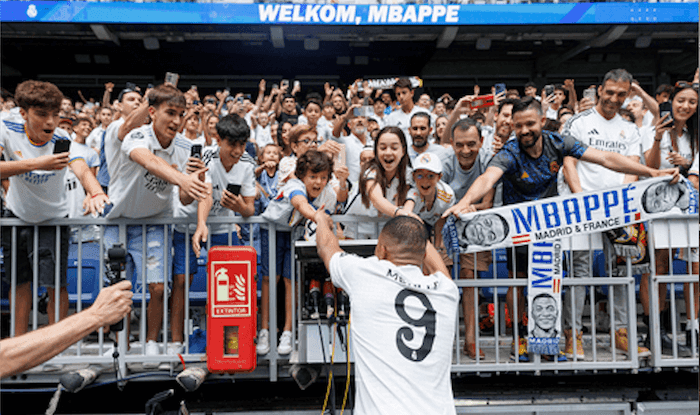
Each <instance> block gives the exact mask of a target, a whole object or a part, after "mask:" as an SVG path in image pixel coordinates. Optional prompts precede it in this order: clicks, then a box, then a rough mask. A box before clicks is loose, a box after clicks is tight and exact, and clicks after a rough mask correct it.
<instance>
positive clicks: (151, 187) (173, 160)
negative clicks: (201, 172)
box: [105, 123, 192, 218]
mask: <svg viewBox="0 0 700 415" xmlns="http://www.w3.org/2000/svg"><path fill="white" fill-rule="evenodd" d="M112 124H114V123H112ZM109 128H112V125H110V126H109ZM109 128H108V129H109ZM105 144H106V143H105ZM139 148H142V149H146V150H148V151H149V152H151V153H153V154H154V155H155V156H157V157H160V158H161V159H163V160H164V161H165V162H166V163H168V164H169V165H175V166H177V169H178V170H179V171H184V170H185V164H186V163H187V159H188V158H189V155H190V149H191V148H192V141H190V140H188V139H186V138H183V137H182V136H180V135H176V136H175V138H174V139H173V141H172V142H171V143H170V146H169V147H168V148H162V147H161V145H160V143H159V142H158V139H157V138H156V135H155V132H154V131H153V124H148V125H144V126H142V127H139V128H137V129H135V130H132V131H131V132H130V133H129V134H127V135H126V137H124V141H123V142H122V143H121V154H122V155H121V156H120V157H119V158H118V159H119V160H120V162H119V163H115V164H111V163H110V164H109V175H110V178H111V181H110V184H109V193H110V199H111V200H112V202H113V203H114V207H113V208H112V210H111V212H109V214H108V215H107V217H109V218H118V217H125V218H148V217H153V216H158V215H161V216H171V215H172V196H173V185H172V184H170V183H168V182H167V181H165V180H163V179H161V178H159V177H157V176H156V175H154V174H152V173H150V172H149V171H148V170H146V169H145V168H144V167H143V166H141V165H140V164H138V163H136V162H135V161H133V160H131V158H129V156H130V154H131V152H132V151H134V150H136V149H139ZM115 159H116V158H115Z"/></svg>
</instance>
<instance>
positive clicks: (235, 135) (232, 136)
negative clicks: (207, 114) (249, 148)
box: [216, 114, 250, 145]
mask: <svg viewBox="0 0 700 415" xmlns="http://www.w3.org/2000/svg"><path fill="white" fill-rule="evenodd" d="M216 132H217V133H218V134H219V138H220V139H222V140H226V141H228V143H229V144H231V145H233V144H237V143H243V144H245V143H246V142H247V141H248V138H249V137H250V127H248V123H247V122H245V120H244V119H243V118H241V117H240V116H239V115H238V114H229V115H227V116H225V117H223V118H221V119H220V120H219V122H217V123H216Z"/></svg>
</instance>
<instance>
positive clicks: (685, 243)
mask: <svg viewBox="0 0 700 415" xmlns="http://www.w3.org/2000/svg"><path fill="white" fill-rule="evenodd" d="M334 219H335V221H336V222H343V223H345V224H346V225H347V229H350V228H353V227H355V226H356V224H357V226H359V224H360V223H362V222H377V220H376V219H369V220H368V218H358V217H351V216H336V217H334ZM185 223H187V220H186V219H172V218H171V219H157V220H155V219H149V220H124V219H119V220H106V219H82V220H73V219H63V220H55V221H51V222H46V223H42V224H41V226H52V227H56V230H57V233H60V231H61V228H60V227H61V226H75V227H77V226H78V225H96V226H99V227H100V233H99V234H100V238H99V241H97V242H83V241H82V232H83V231H82V228H80V227H78V231H77V235H78V238H77V239H78V241H77V242H76V243H74V244H73V245H72V247H71V249H72V250H74V252H75V254H74V255H75V257H74V259H75V261H74V262H73V263H71V264H69V269H70V270H71V271H69V273H71V275H73V274H72V273H73V272H74V273H75V274H74V277H73V276H72V277H71V278H70V279H69V293H70V295H69V298H70V300H69V301H70V303H71V307H72V308H73V309H74V311H75V312H80V311H81V310H82V309H83V308H85V306H86V305H87V304H89V303H91V301H94V298H95V297H96V296H97V293H98V292H99V290H101V289H102V288H103V287H104V284H105V282H104V278H103V276H104V269H105V254H104V253H105V249H106V248H108V247H105V242H104V230H105V227H106V226H117V227H118V228H119V240H120V242H122V243H124V245H125V246H126V235H127V227H128V226H133V225H136V226H140V227H141V234H142V236H143V237H144V240H145V239H146V238H145V236H146V234H147V227H160V226H162V227H163V229H164V231H165V234H166V235H168V234H169V229H170V227H171V225H174V224H185ZM219 223H226V224H229V226H230V227H231V228H230V230H231V231H234V225H238V226H245V225H252V224H263V223H265V224H267V227H269V232H270V237H269V238H268V240H269V252H270V257H269V274H270V275H271V276H272V275H277V270H276V260H275V257H274V252H275V241H276V239H275V237H273V236H272V235H273V234H275V233H276V228H275V225H274V224H270V223H267V222H265V221H264V220H263V219H262V218H261V217H251V218H247V219H244V218H241V217H235V218H210V220H209V224H219ZM354 223H355V224H354ZM2 226H3V227H4V228H7V227H10V228H11V229H10V231H11V232H10V234H11V238H12V245H13V246H16V243H17V236H18V235H17V231H18V229H19V227H21V226H29V227H32V228H33V231H34V232H35V234H38V230H39V229H38V228H39V225H35V224H26V223H24V222H22V221H21V220H19V219H5V218H3V220H2ZM379 227H380V224H379V223H377V225H376V227H375V229H374V231H375V232H376V233H378V230H379ZM649 228H650V229H649V235H650V237H649V240H650V241H653V243H654V244H655V247H656V248H657V249H661V248H664V247H672V248H697V247H698V216H697V215H687V216H682V217H680V216H679V217H672V218H668V219H664V220H657V221H654V222H653V223H651V224H650V226H649ZM355 233H357V230H355ZM373 233H374V232H373ZM191 236H192V235H191V232H190V231H189V229H188V230H187V231H186V233H185V241H186V248H187V249H186V251H185V252H186V254H185V255H186V257H185V268H186V271H185V274H186V275H189V274H190V273H191V271H192V270H190V269H189V247H190V240H191ZM584 239H586V241H584V242H572V241H570V240H568V239H564V240H562V243H563V245H564V249H565V250H569V252H568V253H569V254H568V255H567V262H569V268H568V272H569V273H571V272H573V267H572V266H571V265H572V264H571V257H572V256H571V255H570V253H571V250H572V249H575V250H579V251H580V250H586V251H589V252H590V254H589V256H590V257H593V256H594V251H595V250H598V249H601V247H602V236H601V235H599V234H592V235H590V236H588V237H586V238H584ZM36 240H37V239H36V238H35V244H36V243H37V242H36ZM230 242H231V234H230V233H229V243H230ZM368 242H369V241H368ZM354 243H355V244H359V245H361V244H362V241H355V242H354ZM369 243H370V244H371V242H369ZM210 244H211V238H209V239H208V242H207V244H206V248H207V251H208V249H209V248H210V246H211V245H210ZM248 244H250V245H251V246H254V244H255V241H254V235H253V232H251V233H250V240H249V241H248ZM56 250H57V251H60V244H58V243H57V245H56ZM163 250H164V251H163V254H164V256H165V257H166V258H167V257H169V256H170V255H171V252H170V245H168V244H166V245H164V246H163ZM95 251H96V252H97V255H96V256H97V258H95ZM650 251H651V252H654V250H653V249H650ZM142 254H143V255H142V263H141V267H142V269H145V268H146V267H147V263H146V262H147V256H146V244H145V243H144V244H143V252H142ZM5 255H8V253H5ZM10 255H16V250H15V249H13V252H12V253H10ZM60 255H61V253H60V252H59V257H60ZM89 255H92V260H93V262H94V263H90V262H87V261H88V256H89ZM653 258H654V256H653V254H652V270H653V269H654V262H653V261H654V259H653ZM13 259H15V258H13ZM306 259H308V258H296V259H295V255H292V261H293V262H294V261H297V260H301V261H304V260H306ZM514 260H515V259H514ZM685 261H686V263H687V269H688V271H687V272H686V273H683V274H677V273H673V272H670V273H669V275H656V273H655V272H652V273H651V275H650V276H649V278H650V281H651V283H652V284H651V295H650V298H651V299H650V304H649V309H650V328H649V332H650V334H651V348H650V349H651V352H652V356H651V358H649V359H648V360H640V359H639V358H638V356H637V349H636V348H635V347H632V346H635V345H636V344H637V338H638V335H637V324H638V322H639V320H640V319H639V313H638V311H637V306H638V304H639V302H638V301H637V300H636V282H637V280H638V279H639V278H638V277H637V278H635V276H633V275H632V271H631V268H630V263H629V260H628V264H627V269H628V272H627V273H626V275H624V276H620V277H611V276H610V275H612V272H611V267H612V265H611V264H606V265H605V266H604V268H605V269H606V271H605V272H603V274H604V275H598V276H595V277H590V278H570V276H567V277H565V278H564V279H563V286H564V289H565V290H564V293H563V296H562V304H563V302H564V301H569V302H570V304H571V308H572V310H574V311H575V310H577V309H578V308H579V307H582V308H583V311H584V312H585V313H586V314H587V315H585V316H584V317H585V318H586V319H587V320H586V322H585V324H584V326H586V327H587V329H588V332H587V333H585V334H584V336H583V343H584V349H585V355H586V357H585V358H584V359H580V358H576V357H574V358H573V359H568V360H567V361H561V362H560V361H557V359H553V361H544V360H543V359H541V357H540V356H539V355H532V356H531V360H530V361H529V362H519V361H518V359H515V361H511V360H510V356H509V354H510V348H511V343H512V341H513V338H514V337H516V336H517V335H518V330H519V329H518V326H517V319H516V321H513V322H512V330H511V331H510V333H509V332H508V330H507V328H506V327H505V326H506V316H505V314H506V313H505V305H506V300H505V293H504V290H505V289H507V288H518V287H525V286H526V285H527V280H526V279H511V278H508V277H507V273H506V274H504V273H503V271H504V266H505V265H504V263H503V262H504V261H503V255H502V254H501V253H500V252H498V251H495V252H494V253H493V260H492V264H491V265H492V267H491V272H490V273H486V274H484V273H483V272H476V269H475V275H477V278H475V279H458V280H456V283H457V285H458V286H459V287H460V289H462V290H464V289H470V288H471V289H475V290H476V291H477V292H478V293H479V294H478V295H475V298H476V299H478V300H477V301H475V302H474V313H473V315H474V321H473V322H472V323H473V324H474V325H475V327H476V330H475V332H476V339H475V340H476V344H477V345H478V348H477V350H483V351H485V352H486V358H483V359H482V358H478V357H477V358H476V360H471V359H469V358H467V357H466V355H464V354H463V352H462V345H463V344H464V341H465V333H464V331H463V326H464V321H463V319H461V318H460V319H458V325H459V327H458V330H456V338H455V343H454V354H453V366H452V371H453V372H455V373H485V372H496V373H503V372H534V373H535V374H539V373H542V372H545V371H554V372H558V371H612V372H615V371H619V370H623V371H631V372H636V371H637V370H638V369H639V368H641V367H645V366H647V367H652V368H654V370H662V369H663V368H676V369H677V368H690V369H695V370H697V367H698V355H697V340H696V339H692V342H691V343H692V349H693V352H692V356H690V357H681V356H679V355H678V352H677V351H676V350H674V353H673V354H672V355H671V356H669V355H668V354H664V353H663V350H662V348H661V346H660V343H659V341H660V340H659V336H658V335H657V334H658V331H659V329H658V328H659V324H660V321H659V306H658V304H659V301H658V299H659V285H660V284H670V287H671V290H670V291H671V296H670V299H669V302H670V312H671V315H672V318H673V324H672V326H673V330H672V331H671V333H669V334H670V336H671V338H672V340H673V341H674V343H676V342H681V340H682V338H683V333H681V331H680V330H676V324H677V323H678V315H680V312H679V311H680V310H681V309H682V307H680V306H679V301H680V300H679V299H677V298H676V295H675V293H676V290H675V288H676V286H677V285H680V284H684V283H691V282H695V283H697V281H698V275H697V274H694V273H693V272H692V270H693V264H692V262H691V260H690V259H689V258H686V259H685ZM11 262H12V264H13V265H12V267H10V269H4V272H5V273H7V275H8V276H9V280H10V284H9V286H8V287H7V289H8V291H7V293H3V296H2V300H3V313H4V314H6V315H7V314H8V313H9V316H10V318H9V322H10V326H9V327H10V328H9V333H10V336H13V335H14V333H15V332H16V329H17V327H16V310H15V304H16V300H17V297H16V292H17V272H18V270H17V265H16V264H17V261H16V260H13V261H11ZM91 264H92V265H91ZM32 266H33V271H34V273H33V284H32V285H33V288H32V314H31V323H30V325H31V328H32V329H33V330H35V329H37V328H38V327H39V325H40V323H39V320H40V313H39V299H40V287H39V284H38V262H37V259H36V258H35V259H34V262H33V265H32ZM592 267H593V265H590V268H591V269H590V270H591V271H592ZM695 267H697V266H695ZM93 268H94V269H93ZM90 272H92V273H93V274H92V277H90V276H89V275H88V274H89V273H90ZM295 273H298V268H297V266H295V265H294V264H293V265H292V292H293V293H298V294H297V295H296V296H292V299H293V307H292V313H293V320H292V321H293V325H294V327H293V333H294V336H293V338H294V340H295V341H294V344H295V345H294V348H295V353H299V352H300V350H299V348H300V347H307V345H308V344H309V343H308V342H307V341H306V340H305V339H299V337H298V334H297V333H298V331H299V327H300V319H301V315H300V313H299V310H300V308H299V307H300V306H301V303H300V302H302V301H303V298H304V296H303V292H302V291H301V289H300V286H298V285H296V284H299V282H298V279H299V278H298V276H297V277H295V275H294V274H295ZM59 274H60V272H59V266H58V265H57V266H56V269H55V281H56V286H59V285H60V279H61V276H60V275H59ZM195 274H197V273H195ZM593 274H595V273H593ZM166 276H167V271H166V272H164V275H163V280H162V281H165V279H166ZM90 278H92V280H91V279H90ZM127 278H131V276H127ZM197 278H202V275H197ZM271 281H274V279H271ZM88 282H89V283H91V284H92V285H91V286H90V287H88V286H87V285H86V284H87V283H88ZM72 284H75V286H73V285H72ZM192 285H193V286H197V288H196V289H195V290H194V291H192V292H191V288H192V287H191V286H190V282H189V278H185V293H186V294H185V295H186V296H185V304H186V305H188V306H186V307H185V310H184V353H183V354H182V358H183V359H184V361H185V362H186V363H190V362H201V361H203V359H204V358H205V355H204V354H203V353H194V352H191V350H190V347H191V344H190V342H189V337H190V335H191V334H192V327H191V323H190V322H191V321H192V320H193V318H194V317H195V316H194V315H193V312H196V311H202V310H203V309H204V307H203V305H202V304H201V299H202V298H204V297H205V295H204V294H206V281H205V283H204V284H203V287H204V289H203V292H202V290H201V287H202V284H201V281H199V280H195V281H194V282H193V284H192ZM574 286H578V287H586V288H587V289H588V294H587V295H586V299H587V300H588V303H589V304H588V306H587V307H586V306H585V304H576V303H575V301H576V300H575V298H574V296H569V295H568V292H569V291H571V290H570V289H571V288H572V287H574ZM93 287H94V288H93ZM146 287H147V284H146V280H145V273H144V272H141V274H140V278H139V279H138V280H136V281H134V292H135V305H134V308H135V309H136V310H137V311H136V314H140V321H139V322H138V330H136V331H135V333H138V336H137V340H136V341H134V342H131V343H129V342H128V341H127V337H126V333H125V332H121V333H120V339H119V340H120V341H119V342H118V351H119V352H120V356H121V357H120V358H119V360H118V367H119V370H120V373H121V375H122V376H125V375H127V374H129V373H138V372H141V371H144V370H145V369H144V368H143V364H144V363H149V362H151V363H153V362H170V363H173V364H177V363H178V362H179V361H180V357H179V356H173V355H165V354H162V355H159V356H146V354H145V347H146V303H147V302H148V299H149V298H148V290H147V288H146ZM613 287H622V290H623V292H624V295H623V298H615V293H614V290H613V289H612V288H613ZM606 289H607V291H608V292H607V294H605V291H606ZM59 291H60V290H55V294H54V295H55V298H54V302H55V303H56V304H59V303H60V301H61V298H60V295H59ZM166 292H167V290H166ZM601 292H602V293H601ZM694 295H695V294H694V293H692V292H691V295H690V298H691V302H692V301H694V298H695V297H694ZM297 297H298V298H297ZM514 297H515V300H514V301H513V304H512V306H513V310H512V311H513V315H515V316H518V315H519V314H520V310H526V307H525V304H518V301H517V296H514ZM602 297H605V298H606V300H607V302H608V303H609V304H611V305H613V304H621V305H622V306H623V307H624V308H625V309H626V310H627V311H628V312H627V327H628V335H629V343H630V345H631V346H630V352H629V353H627V354H620V352H619V351H616V350H615V343H614V342H615V340H614V333H615V330H616V317H617V316H616V315H615V307H612V306H610V307H609V309H610V312H609V316H608V317H607V318H599V317H598V310H597V309H596V306H597V305H598V304H599V301H598V300H599V298H602ZM7 299H9V300H10V301H9V302H7V301H6V300H7ZM298 302H299V303H298ZM84 303H85V304H84ZM485 303H492V304H493V309H494V317H493V334H491V333H490V332H489V333H487V332H484V331H480V330H479V323H480V320H481V319H482V315H483V314H484V313H483V309H482V306H483V304H485ZM269 307H270V308H269V315H270V318H269V322H268V323H269V330H270V333H272V335H271V342H270V343H271V346H272V347H271V348H270V352H269V353H267V354H266V355H264V356H258V369H257V370H256V371H255V372H253V373H252V374H247V375H240V376H246V377H258V378H267V379H269V380H270V381H276V380H277V379H278V377H279V376H280V374H281V373H285V372H284V371H280V369H281V368H282V367H284V366H286V365H288V364H290V359H292V361H294V360H295V359H298V356H295V353H293V354H292V356H291V357H283V356H279V355H278V354H277V350H276V347H274V346H275V343H276V342H275V340H276V336H275V335H274V333H276V332H277V328H278V327H277V314H278V309H277V289H276V284H274V283H271V284H269ZM58 309H59V307H58V306H57V307H56V309H55V310H53V311H49V312H53V313H54V316H55V318H56V320H58V317H59V312H58ZM460 309H461V307H460ZM163 310H164V311H163V323H162V328H161V330H162V333H163V337H162V340H161V342H160V344H161V346H162V348H163V350H167V341H168V335H167V333H168V332H169V321H168V318H169V314H168V296H167V295H164V299H163ZM280 311H281V310H280ZM460 314H461V312H460ZM691 314H694V315H697V310H695V309H694V308H693V309H692V311H691ZM92 338H93V339H94V336H93V337H92ZM302 340H303V341H302ZM107 341H108V340H107V337H106V335H105V333H104V331H103V329H100V330H99V331H98V334H97V340H96V341H87V340H85V339H83V340H81V341H79V342H78V343H76V344H75V345H73V346H71V347H70V348H69V349H68V350H67V351H66V352H64V353H62V354H61V355H59V356H57V357H55V358H53V359H51V360H50V361H48V362H46V363H45V364H44V365H41V366H39V367H38V368H36V369H33V370H31V371H29V372H27V373H26V374H25V375H26V376H20V377H13V378H10V379H5V380H3V382H28V381H31V380H32V379H37V381H38V380H40V379H46V376H55V375H51V373H52V372H47V368H50V367H55V366H56V365H59V366H63V368H62V369H63V370H64V371H68V370H70V369H71V368H72V367H77V366H76V365H83V366H84V365H85V364H95V365H102V366H105V367H111V366H112V365H113V364H114V360H113V358H112V357H111V356H103V353H104V352H105V351H107V350H108V348H107V346H108V344H107ZM562 342H563V336H562ZM128 345H130V346H131V350H128V349H127V348H128ZM563 348H564V346H563V345H562V349H563ZM304 352H306V351H304ZM477 356H478V351H477ZM173 370H174V369H172V368H171V369H170V371H169V373H166V374H164V375H166V376H170V375H172V373H173ZM237 376H238V375H237ZM283 376H284V375H283Z"/></svg>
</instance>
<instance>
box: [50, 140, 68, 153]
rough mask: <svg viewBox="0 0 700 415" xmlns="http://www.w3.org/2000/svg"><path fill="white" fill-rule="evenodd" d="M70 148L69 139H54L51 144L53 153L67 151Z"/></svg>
mask: <svg viewBox="0 0 700 415" xmlns="http://www.w3.org/2000/svg"><path fill="white" fill-rule="evenodd" d="M69 149H70V140H56V143H55V144H54V146H53V153H54V154H59V153H67V152H68V151H69Z"/></svg>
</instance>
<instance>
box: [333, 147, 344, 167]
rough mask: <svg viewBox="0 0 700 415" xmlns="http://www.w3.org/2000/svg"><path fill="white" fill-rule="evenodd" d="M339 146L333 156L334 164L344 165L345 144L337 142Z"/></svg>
mask: <svg viewBox="0 0 700 415" xmlns="http://www.w3.org/2000/svg"><path fill="white" fill-rule="evenodd" d="M338 145H339V146H340V151H339V152H338V155H337V156H335V165H336V166H346V164H345V144H338Z"/></svg>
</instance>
